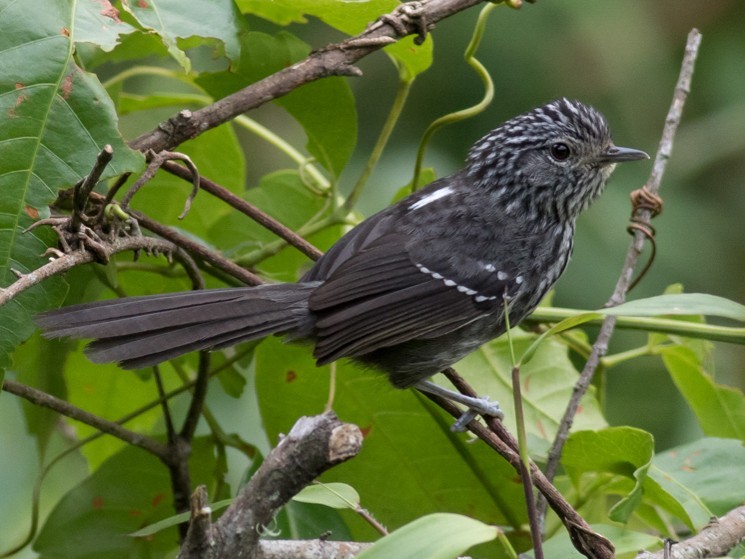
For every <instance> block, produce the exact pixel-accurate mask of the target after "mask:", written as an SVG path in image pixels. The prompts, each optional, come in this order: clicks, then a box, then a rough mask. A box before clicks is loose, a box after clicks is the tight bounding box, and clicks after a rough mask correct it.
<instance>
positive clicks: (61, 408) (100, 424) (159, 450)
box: [3, 379, 168, 461]
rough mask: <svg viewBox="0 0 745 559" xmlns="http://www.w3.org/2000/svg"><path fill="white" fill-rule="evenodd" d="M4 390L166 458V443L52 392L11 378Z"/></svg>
mask: <svg viewBox="0 0 745 559" xmlns="http://www.w3.org/2000/svg"><path fill="white" fill-rule="evenodd" d="M3 390H5V391H6V392H9V393H11V394H15V395H16V396H20V397H21V398H24V399H26V400H28V401H29V402H31V403H32V404H35V405H37V406H41V407H43V408H48V409H50V410H54V411H56V412H57V413H59V414H62V415H64V416H65V417H69V418H70V419H74V420H76V421H80V422H81V423H85V424H86V425H90V426H91V427H93V428H94V429H98V430H99V431H101V432H102V433H106V434H109V435H111V436H112V437H116V438H117V439H120V440H122V441H124V442H126V443H129V444H131V445H132V446H137V447H139V448H142V449H143V450H146V451H147V452H149V453H150V454H152V455H154V456H157V457H158V458H160V459H161V460H163V461H165V460H166V455H167V453H168V449H167V447H166V446H165V445H164V444H162V443H160V442H158V441H157V440H155V439H151V438H150V437H147V436H145V435H141V434H140V433H135V432H134V431H130V430H129V429H126V428H124V427H122V426H121V425H119V424H118V423H114V422H113V421H108V420H107V419H103V418H102V417H98V416H97V415H94V414H92V413H90V412H87V411H85V410H83V409H80V408H78V407H77V406H73V405H72V404H70V403H68V402H65V401H64V400H60V399H59V398H57V397H55V396H52V395H51V394H47V393H46V392H42V391H41V390H37V389H35V388H31V387H30V386H26V385H25V384H22V383H20V382H16V381H14V380H9V379H6V380H4V381H3Z"/></svg>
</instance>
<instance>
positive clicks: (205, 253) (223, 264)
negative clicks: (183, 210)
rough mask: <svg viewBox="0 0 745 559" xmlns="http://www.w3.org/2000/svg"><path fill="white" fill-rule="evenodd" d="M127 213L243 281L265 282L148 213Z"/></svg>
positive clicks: (187, 250) (255, 283)
mask: <svg viewBox="0 0 745 559" xmlns="http://www.w3.org/2000/svg"><path fill="white" fill-rule="evenodd" d="M127 213H128V214H129V215H131V216H132V217H133V218H134V219H136V220H137V222H138V223H139V224H140V225H142V226H143V227H144V228H145V229H148V230H149V231H152V232H153V233H155V234H157V235H159V236H161V237H163V238H164V239H168V240H169V241H171V242H172V243H173V244H174V245H177V246H179V247H181V248H182V249H184V250H185V251H186V252H188V253H190V254H195V255H197V256H198V257H199V258H201V259H202V260H204V261H205V262H209V263H210V264H212V265H213V266H215V267H216V268H218V269H220V270H222V271H224V272H226V273H227V274H229V275H231V276H233V277H234V278H237V279H239V280H240V281H242V282H243V283H245V284H247V285H259V284H262V283H264V280H262V279H261V278H260V277H259V276H257V275H256V274H254V273H253V272H250V271H248V270H246V269H245V268H242V267H241V266H238V264H235V263H234V262H232V261H231V260H228V259H227V258H224V257H223V256H220V255H219V254H218V253H217V252H215V251H213V250H210V249H208V248H207V247H205V246H204V245H202V244H199V243H197V242H195V241H193V240H191V239H190V238H188V237H186V236H185V235H182V234H181V233H179V232H177V231H176V230H174V229H171V228H170V227H166V226H165V225H163V224H161V223H159V222H157V221H155V220H154V219H152V218H151V217H149V216H147V215H146V214H144V213H142V212H140V211H137V210H133V209H131V208H130V209H128V210H127Z"/></svg>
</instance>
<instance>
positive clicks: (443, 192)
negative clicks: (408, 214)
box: [409, 186, 453, 210]
mask: <svg viewBox="0 0 745 559" xmlns="http://www.w3.org/2000/svg"><path fill="white" fill-rule="evenodd" d="M452 193H453V189H452V188H451V187H449V186H444V187H442V188H440V189H438V190H435V191H434V192H431V193H429V194H427V195H426V196H425V197H424V198H421V199H420V200H417V201H416V202H414V203H413V204H411V205H410V206H409V209H410V210H418V209H419V208H423V207H424V206H426V205H427V204H429V203H430V202H434V201H435V200H439V199H440V198H444V197H445V196H449V195H451V194H452Z"/></svg>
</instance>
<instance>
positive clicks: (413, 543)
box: [357, 513, 498, 559]
mask: <svg viewBox="0 0 745 559" xmlns="http://www.w3.org/2000/svg"><path fill="white" fill-rule="evenodd" d="M497 533H498V528H497V527H496V526H489V525H487V524H484V523H483V522H479V521H477V520H474V519H472V518H468V517H467V516H460V515H457V514H443V513H440V514H430V515H428V516H423V517H422V518H418V519H416V520H415V521H413V522H411V523H410V524H407V525H406V526H403V527H401V528H399V529H398V530H396V531H395V532H392V533H390V534H388V535H387V536H385V537H384V538H383V539H381V540H379V541H377V542H376V543H375V544H374V545H373V546H372V547H371V548H369V549H366V550H365V551H363V552H362V553H360V554H359V555H358V556H357V557H359V559H409V558H411V557H427V558H428V559H450V558H451V557H455V556H457V555H460V554H461V553H463V552H464V551H466V550H467V549H468V548H470V547H473V546H474V545H477V544H480V543H483V542H487V541H489V540H493V539H494V538H496V537H497Z"/></svg>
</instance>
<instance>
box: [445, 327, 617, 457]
mask: <svg viewBox="0 0 745 559" xmlns="http://www.w3.org/2000/svg"><path fill="white" fill-rule="evenodd" d="M536 338H537V336H536V335H535V334H528V333H526V332H524V331H522V330H520V329H519V328H516V329H513V330H512V343H513V346H514V349H515V353H516V354H517V355H521V354H523V353H525V352H526V351H528V348H530V347H531V345H532V344H533V343H534V341H535V340H536ZM455 368H456V369H457V370H458V371H459V372H460V373H461V374H462V375H463V376H465V377H466V378H467V379H468V380H469V382H470V383H471V384H472V386H473V387H474V388H475V389H476V391H477V392H478V393H479V394H484V395H488V396H490V397H491V398H493V399H496V400H497V401H500V402H502V403H503V404H504V403H507V402H511V401H512V356H511V352H510V348H509V344H508V340H507V336H502V337H500V338H497V339H496V340H494V341H491V342H489V343H487V344H484V345H483V346H481V348H479V349H478V350H477V351H475V352H474V353H472V354H470V355H468V356H467V357H466V358H465V359H463V360H462V361H460V362H459V363H457V364H456V365H455ZM578 376H579V373H578V372H577V369H576V368H575V366H574V365H573V364H572V362H571V360H570V359H569V355H568V349H567V346H566V345H565V344H563V343H561V342H560V341H559V340H557V339H555V338H548V339H546V340H544V342H543V343H542V344H540V345H539V346H538V348H537V349H536V350H535V355H534V356H533V358H532V359H531V360H530V362H529V363H527V364H524V365H523V366H522V367H521V369H520V382H521V386H522V396H523V406H524V410H525V424H526V428H527V430H528V433H529V434H530V435H533V436H534V437H536V439H537V440H536V442H537V441H542V443H541V445H542V446H545V445H547V444H550V441H551V440H552V439H553V437H554V434H555V433H556V429H557V428H558V425H559V422H560V421H561V418H562V416H563V415H564V410H565V408H566V404H567V401H568V400H569V398H570V397H571V394H572V391H573V389H574V384H575V382H576V381H577V377H578ZM505 423H506V424H507V425H508V427H509V428H510V429H514V428H515V426H514V416H513V414H512V413H507V417H506V418H505ZM605 426H606V422H605V420H604V419H603V417H602V414H601V413H600V407H599V405H598V402H597V399H596V398H595V396H594V390H592V389H591V390H590V391H589V392H588V394H586V395H585V397H583V399H582V401H581V404H580V411H579V413H578V414H577V416H576V418H575V429H599V428H602V427H605ZM538 450H542V448H539V447H537V446H536V445H535V444H534V443H531V451H532V452H536V451H538Z"/></svg>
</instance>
